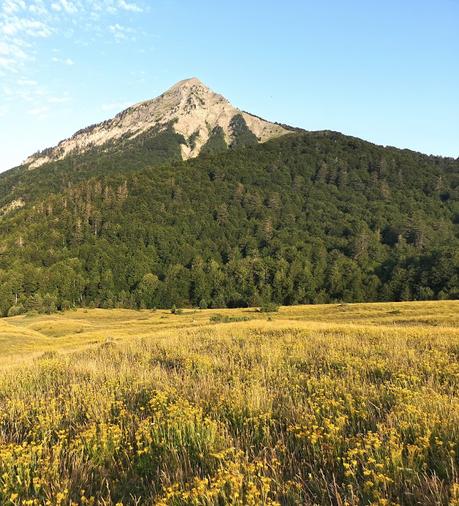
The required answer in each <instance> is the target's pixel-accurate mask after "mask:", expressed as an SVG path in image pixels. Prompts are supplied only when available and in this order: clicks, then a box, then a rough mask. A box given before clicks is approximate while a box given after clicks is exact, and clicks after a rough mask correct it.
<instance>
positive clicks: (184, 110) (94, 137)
mask: <svg viewBox="0 0 459 506" xmlns="http://www.w3.org/2000/svg"><path fill="white" fill-rule="evenodd" d="M170 128H172V130H173V131H174V132H175V133H177V134H180V135H182V136H183V138H184V139H185V143H183V144H181V155H182V158H183V159H184V160H186V159H188V158H193V157H195V156H197V155H198V154H199V153H200V152H201V150H202V148H203V147H204V146H205V145H206V143H208V141H209V139H212V138H213V137H215V136H217V135H218V136H219V137H220V138H222V142H223V140H224V142H225V143H226V145H227V146H230V147H231V146H232V145H235V144H237V143H238V137H240V135H241V131H244V133H245V135H246V137H247V135H249V136H250V137H251V139H253V140H254V142H265V141H267V140H269V139H271V138H273V137H279V136H281V135H284V134H286V133H288V130H287V129H285V128H284V127H282V126H280V125H277V124H274V123H270V122H268V121H265V120H263V119H261V118H258V117H256V116H253V115H251V114H248V113H246V112H242V111H240V110H239V109H237V108H235V107H233V106H232V105H231V104H230V103H229V102H228V100H226V98H224V97H223V96H222V95H219V94H217V93H215V92H213V91H212V90H210V89H209V88H208V87H207V86H205V85H204V84H203V83H202V82H201V81H199V79H196V78H191V79H186V80H184V81H180V82H178V83H177V84H175V85H174V86H172V88H170V89H169V90H168V91H166V92H165V93H163V94H162V95H160V96H159V97H157V98H155V99H153V100H148V101H146V102H141V103H139V104H136V105H133V106H132V107H129V108H128V109H126V110H124V111H123V112H121V113H119V114H117V115H116V116H115V117H114V118H113V119H111V120H107V121H104V122H102V123H99V124H97V125H92V126H90V127H88V128H85V129H83V130H79V131H78V132H76V133H75V134H74V135H73V136H72V137H70V138H69V139H66V140H64V141H61V142H60V143H59V144H58V145H57V146H56V147H54V148H48V149H46V150H44V151H41V152H39V153H36V154H34V155H32V156H30V157H29V158H28V159H27V160H26V161H25V162H24V165H27V166H28V168H29V169H34V168H37V167H40V166H41V165H43V164H45V163H48V162H52V161H56V160H61V159H63V158H65V157H66V156H67V155H69V154H78V153H84V152H86V151H88V150H90V149H92V148H94V147H101V148H102V149H103V148H104V145H108V144H109V143H112V142H116V140H117V139H123V140H124V141H126V140H129V139H134V138H135V137H137V136H139V135H141V134H145V133H148V132H149V131H150V130H151V131H152V133H153V132H154V133H158V132H161V131H165V130H167V129H170Z"/></svg>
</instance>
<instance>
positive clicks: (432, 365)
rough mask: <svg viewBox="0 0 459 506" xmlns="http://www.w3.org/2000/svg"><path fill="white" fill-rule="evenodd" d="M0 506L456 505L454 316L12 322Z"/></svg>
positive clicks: (4, 365)
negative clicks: (43, 505) (121, 505)
mask: <svg viewBox="0 0 459 506" xmlns="http://www.w3.org/2000/svg"><path fill="white" fill-rule="evenodd" d="M0 504H1V505H42V504H49V505H53V506H54V505H71V504H73V505H80V504H81V505H90V504H92V505H98V504H100V505H120V504H123V505H144V504H145V505H177V506H179V505H180V506H181V505H226V504H232V505H260V504H266V505H274V504H281V505H283V504H286V505H313V504H336V505H343V506H344V505H360V504H375V505H381V506H382V505H395V504H406V505H417V504H425V505H437V504H438V505H450V506H459V301H450V302H440V301H439V302H416V303H397V304H395V303H394V304H379V303H378V304H341V305H327V306H325V305H322V306H295V307H283V308H281V309H280V311H279V312H277V313H272V314H265V313H258V312H256V311H254V310H252V309H240V310H198V311H191V310H185V311H184V312H183V314H177V315H173V314H171V313H170V312H167V311H155V312H150V311H129V310H99V309H93V310H83V309H80V310H77V311H69V312H67V313H64V314H57V315H41V316H18V317H14V318H7V319H2V320H0Z"/></svg>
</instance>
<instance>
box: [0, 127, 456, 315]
mask: <svg viewBox="0 0 459 506" xmlns="http://www.w3.org/2000/svg"><path fill="white" fill-rule="evenodd" d="M117 146H118V150H117V151H116V153H113V154H112V155H110V156H108V155H107V156H97V154H96V153H93V154H91V153H88V154H85V155H82V156H81V157H76V158H72V157H68V158H66V159H64V160H61V161H57V162H54V163H50V164H47V165H43V166H42V167H39V168H36V169H34V170H31V171H27V172H26V174H27V178H26V179H21V178H23V175H22V176H20V178H19V179H21V180H20V181H19V182H18V181H16V183H15V184H14V186H15V188H14V190H13V191H11V192H9V193H7V192H5V193H7V195H8V198H6V197H5V199H6V200H5V202H6V201H8V202H9V205H10V206H11V202H12V201H13V202H14V201H16V202H19V204H18V205H16V208H14V206H13V208H11V207H10V208H8V210H7V212H5V214H4V216H3V217H2V218H1V220H0V238H1V245H2V248H1V253H0V269H1V271H0V280H1V287H0V290H1V297H0V303H1V311H2V312H3V314H8V312H9V313H10V314H14V313H16V312H22V311H26V310H31V309H37V310H40V311H41V310H47V311H51V310H53V309H54V308H55V307H58V308H65V307H70V306H73V305H78V306H80V305H90V306H100V307H112V306H124V307H171V306H172V305H174V304H175V305H177V306H189V305H195V306H201V307H206V306H209V307H210V306H212V307H225V306H233V307H234V306H246V305H257V304H261V303H262V302H263V301H269V300H273V301H275V302H277V303H281V304H297V303H319V302H331V301H375V300H408V299H434V298H457V297H458V296H459V247H458V246H459V238H458V237H459V203H458V194H459V162H458V161H457V160H452V159H446V158H438V157H428V156H425V155H421V154H419V153H414V152H410V151H407V150H398V149H395V148H383V147H380V146H375V145H373V144H370V143H367V142H364V141H361V140H359V139H355V138H351V137H347V136H344V135H341V134H337V133H333V132H316V133H305V132H296V133H290V134H288V135H285V136H282V137H280V138H278V139H273V140H270V141H268V142H266V143H264V144H257V145H248V146H240V147H239V148H238V149H234V150H231V151H224V152H214V153H212V152H208V153H201V155H200V156H199V157H197V158H194V159H191V160H188V161H186V162H182V161H178V160H177V161H175V162H172V163H171V162H165V161H164V162H162V164H155V163H152V161H151V158H150V157H149V153H148V149H145V146H142V144H141V143H139V144H135V143H134V144H130V147H129V148H126V149H124V148H123V144H118V145H117ZM64 167H65V170H64ZM17 174H18V173H17V172H16V173H15V172H14V171H13V172H12V173H7V174H6V175H4V176H3V177H4V180H5V179H6V180H7V179H8V178H10V179H11V178H15V177H19V176H17ZM102 174H103V175H102ZM91 175H92V176H97V177H93V178H91V179H88V178H90V176H91ZM21 181H22V182H21ZM8 199H9V200H8ZM21 206H23V207H22V208H21Z"/></svg>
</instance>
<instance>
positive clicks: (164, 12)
mask: <svg viewBox="0 0 459 506" xmlns="http://www.w3.org/2000/svg"><path fill="white" fill-rule="evenodd" d="M191 76H196V77H198V78H200V79H201V80H202V81H204V82H205V83H206V84H207V85H208V86H210V87H211V88H212V89H214V90H215V91H217V92H220V93H222V94H223V95H225V96H226V97H227V98H228V99H229V100H230V101H231V102H232V103H233V104H234V105H236V106H238V107H239V108H241V109H244V110H247V111H250V112H253V113H255V114H257V115H260V116H263V117H265V118H267V119H270V120H274V121H279V122H283V123H288V124H291V125H295V126H300V127H303V128H306V129H308V130H320V129H331V130H338V131H341V132H343V133H346V134H350V135H355V136H358V137H362V138H364V139H367V140H370V141H373V142H376V143H379V144H390V145H394V146H397V147H407V148H411V149H415V150H419V151H423V152H425V153H433V154H442V155H447V156H454V157H457V156H459V0H398V1H395V0H384V1H376V0H365V1H364V0H359V1H357V0H348V1H343V0H334V1H332V0H329V1H327V0H324V1H320V2H318V1H316V0H314V1H313V0H283V1H279V0H251V1H248V0H231V1H224V0H223V1H215V0H194V1H188V0H181V1H179V0H148V1H147V0H92V1H91V0H30V1H27V0H0V170H5V169H7V168H10V167H12V166H13V165H15V164H18V163H19V162H21V161H22V160H23V159H24V158H25V157H26V156H28V155H29V154H31V153H32V152H34V151H36V150H37V149H41V148H44V147H47V146H49V145H54V144H55V143H57V142H58V141H59V140H60V139H62V138H64V137H67V136H69V135H71V134H72V133H73V132H74V131H75V130H77V129H79V128H82V127H85V126H87V125H89V124H92V123H95V122H98V121H100V120H103V119H105V118H108V117H111V116H113V115H114V114H115V113H116V112H119V111H120V110H121V109H123V108H125V107H126V106H128V105H130V104H132V103H135V102H138V101H141V100H145V99H148V98H153V97H154V96H156V95H158V94H160V93H161V92H162V91H164V90H165V89H167V88H168V87H170V86H171V85H172V84H173V83H174V82H176V81H178V80H180V79H183V78H186V77H191Z"/></svg>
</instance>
